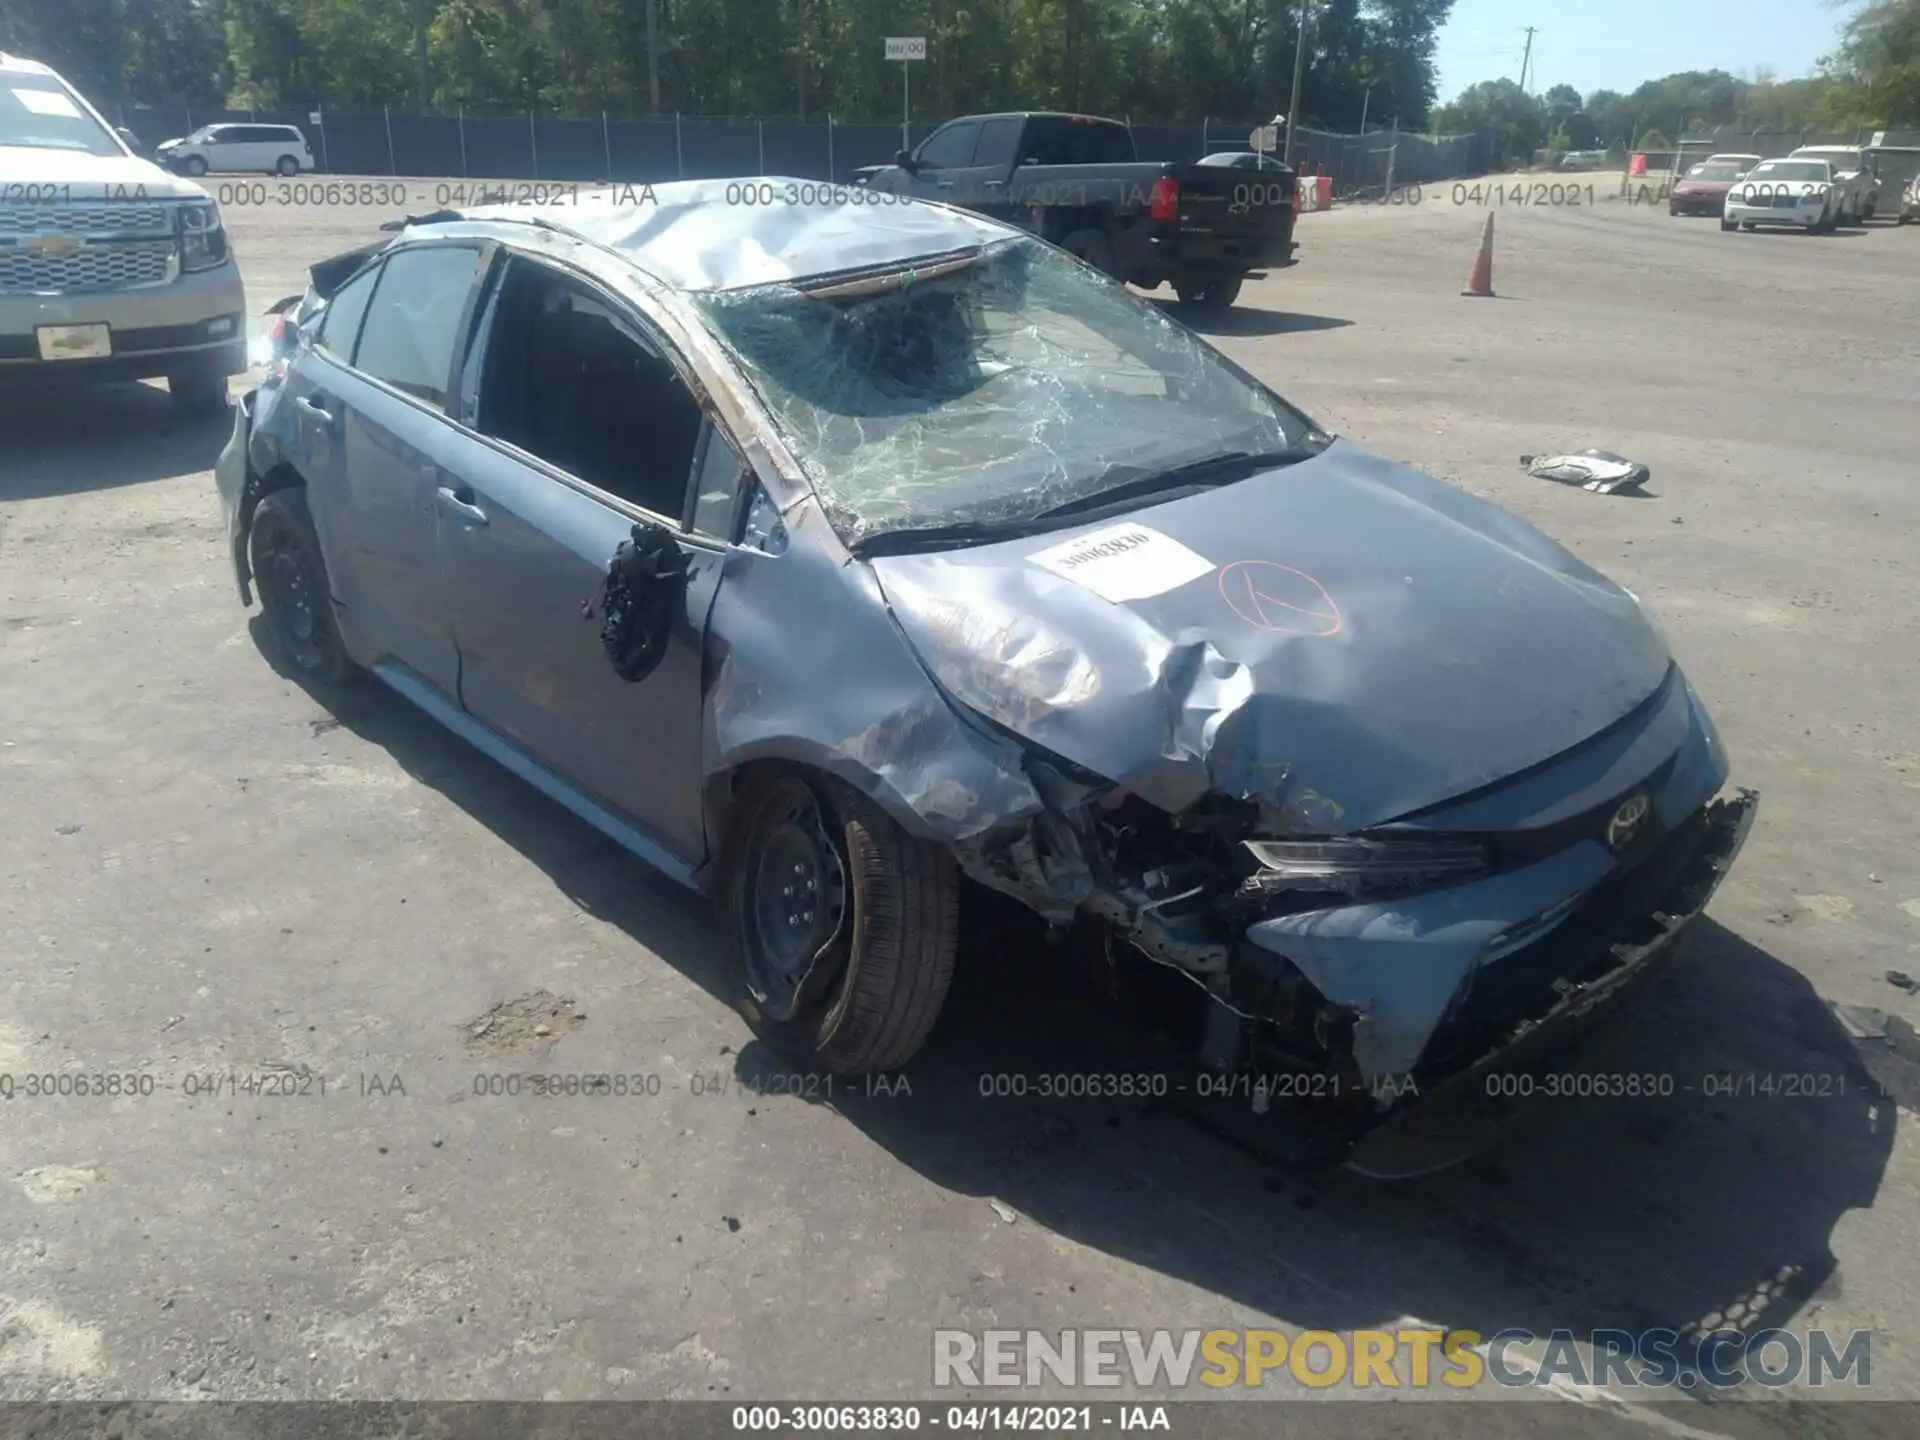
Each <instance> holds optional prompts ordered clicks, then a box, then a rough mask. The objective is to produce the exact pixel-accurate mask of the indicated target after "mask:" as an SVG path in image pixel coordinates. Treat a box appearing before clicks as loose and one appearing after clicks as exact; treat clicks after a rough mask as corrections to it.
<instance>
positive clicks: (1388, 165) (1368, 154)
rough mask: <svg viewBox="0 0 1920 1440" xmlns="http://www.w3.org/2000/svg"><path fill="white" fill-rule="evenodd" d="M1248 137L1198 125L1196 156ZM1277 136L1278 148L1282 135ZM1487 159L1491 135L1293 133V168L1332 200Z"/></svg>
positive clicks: (1239, 128)
mask: <svg viewBox="0 0 1920 1440" xmlns="http://www.w3.org/2000/svg"><path fill="white" fill-rule="evenodd" d="M1138 132H1139V127H1137V126H1136V127H1135V133H1136V134H1138ZM1252 133H1253V127H1252V126H1248V125H1232V124H1227V123H1224V122H1222V121H1218V120H1209V121H1206V122H1205V123H1204V125H1203V126H1202V153H1210V152H1212V151H1215V150H1245V149H1247V148H1248V137H1249V136H1250V135H1251V134H1252ZM1280 138H1281V144H1282V146H1283V147H1284V146H1285V140H1286V137H1285V132H1284V131H1282V133H1281V137H1280ZM1142 153H1143V154H1144V153H1145V152H1144V151H1143V152H1142ZM1283 153H1284V148H1283V149H1282V150H1276V151H1275V152H1274V155H1275V158H1276V159H1277V158H1279V156H1280V155H1281V154H1283ZM1492 155H1493V137H1492V136H1491V135H1487V134H1483V133H1480V132H1472V133H1469V134H1466V135H1419V134H1413V133H1410V132H1407V131H1403V130H1397V129H1380V130H1369V131H1367V132H1366V133H1365V134H1361V135H1337V134H1334V133H1332V132H1330V131H1326V130H1309V129H1307V128H1306V127H1305V126H1301V127H1300V128H1298V129H1296V130H1295V131H1294V133H1293V147H1292V164H1293V166H1294V168H1295V169H1296V170H1298V171H1299V172H1300V173H1301V174H1303V175H1305V174H1324V175H1325V176H1327V177H1328V179H1329V180H1330V181H1331V183H1332V187H1333V193H1334V196H1335V197H1336V198H1338V199H1342V200H1365V199H1374V198H1380V197H1384V196H1385V195H1386V194H1387V193H1388V192H1390V191H1392V190H1395V189H1397V188H1399V187H1400V186H1403V185H1431V184H1434V183H1435V182H1436V181H1441V180H1457V179H1460V178H1461V177H1463V176H1468V175H1479V174H1484V173H1485V172H1486V171H1487V170H1488V169H1489V168H1490V167H1491V165H1492ZM1168 158H1176V157H1168ZM1177 158H1182V159H1185V158H1190V157H1186V156H1181V157H1177Z"/></svg>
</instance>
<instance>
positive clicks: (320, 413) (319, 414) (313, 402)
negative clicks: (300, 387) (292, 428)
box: [293, 395, 333, 425]
mask: <svg viewBox="0 0 1920 1440" xmlns="http://www.w3.org/2000/svg"><path fill="white" fill-rule="evenodd" d="M326 398H327V397H326V396H324V395H318V396H315V397H314V398H312V399H309V398H308V397H307V396H305V395H296V396H294V397H293V403H294V407H295V408H296V409H300V410H304V411H306V412H307V414H309V415H311V416H313V418H314V419H316V420H318V421H319V422H320V423H321V424H322V425H331V424H333V412H332V411H331V410H329V409H327V408H326V406H324V405H322V404H320V403H319V401H321V400H324V399H326Z"/></svg>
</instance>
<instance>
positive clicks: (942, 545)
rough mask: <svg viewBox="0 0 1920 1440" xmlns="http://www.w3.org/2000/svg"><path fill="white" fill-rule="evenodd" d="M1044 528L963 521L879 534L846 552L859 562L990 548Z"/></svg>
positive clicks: (1019, 522)
mask: <svg viewBox="0 0 1920 1440" xmlns="http://www.w3.org/2000/svg"><path fill="white" fill-rule="evenodd" d="M1047 528H1048V526H1047V525H1046V524H1045V523H1035V522H1033V521H1031V520H964V521H961V522H960V523H958V524H954V525H923V526H916V527H913V528H910V529H908V528H903V529H899V530H882V531H881V532H880V533H879V534H877V535H864V536H862V537H861V538H860V539H858V540H855V541H854V542H853V543H852V544H851V545H849V546H847V549H848V550H850V551H852V552H853V553H854V554H855V555H858V556H859V557H860V558H862V559H866V558H867V557H868V556H872V555H911V554H913V553H914V552H915V551H918V550H964V549H965V548H966V547H967V546H969V545H991V544H994V543H996V542H998V541H1001V540H1012V539H1014V538H1015V537H1017V536H1020V535H1027V534H1031V533H1032V532H1033V531H1035V530H1045V529H1047Z"/></svg>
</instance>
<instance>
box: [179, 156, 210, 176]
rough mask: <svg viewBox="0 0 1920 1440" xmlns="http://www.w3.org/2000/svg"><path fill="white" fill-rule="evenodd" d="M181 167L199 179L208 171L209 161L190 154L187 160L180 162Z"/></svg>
mask: <svg viewBox="0 0 1920 1440" xmlns="http://www.w3.org/2000/svg"><path fill="white" fill-rule="evenodd" d="M180 168H181V169H182V170H184V171H186V172H187V174H189V175H191V176H193V177H194V178H195V179H198V178H199V177H200V176H202V175H204V174H206V173H207V162H206V161H205V160H203V159H201V158H200V157H199V156H198V155H189V156H188V157H187V158H186V159H185V160H183V161H181V162H180Z"/></svg>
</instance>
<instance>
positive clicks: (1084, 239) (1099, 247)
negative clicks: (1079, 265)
mask: <svg viewBox="0 0 1920 1440" xmlns="http://www.w3.org/2000/svg"><path fill="white" fill-rule="evenodd" d="M1060 248H1061V249H1062V250H1065V251H1066V252H1067V253H1068V254H1069V255H1077V256H1079V257H1080V258H1081V259H1082V260H1084V261H1086V262H1087V264H1089V265H1091V266H1093V268H1094V269H1096V270H1098V271H1099V272H1100V273H1101V274H1102V275H1107V276H1112V275H1113V247H1112V246H1111V245H1109V244H1108V243H1107V237H1106V236H1105V235H1103V234H1101V233H1100V232H1099V231H1098V230H1076V231H1074V232H1073V233H1072V234H1071V235H1069V236H1067V238H1066V239H1064V240H1062V241H1061V242H1060Z"/></svg>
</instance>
